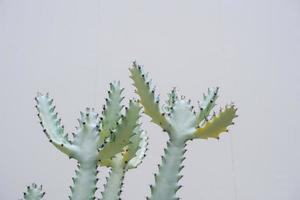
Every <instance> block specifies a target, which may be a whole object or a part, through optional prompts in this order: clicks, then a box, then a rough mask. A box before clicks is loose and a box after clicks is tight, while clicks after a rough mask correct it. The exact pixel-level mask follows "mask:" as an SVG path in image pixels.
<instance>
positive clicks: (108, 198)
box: [101, 153, 125, 200]
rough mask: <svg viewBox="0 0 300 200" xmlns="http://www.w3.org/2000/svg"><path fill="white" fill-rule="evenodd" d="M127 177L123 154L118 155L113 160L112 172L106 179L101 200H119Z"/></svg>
mask: <svg viewBox="0 0 300 200" xmlns="http://www.w3.org/2000/svg"><path fill="white" fill-rule="evenodd" d="M124 176H125V163H124V160H123V156H122V154H121V153H120V154H118V155H117V156H115V157H114V158H113V160H112V166H111V171H110V172H109V176H108V178H107V179H106V181H107V182H106V184H105V185H104V191H103V192H102V193H101V194H102V198H101V200H119V199H120V195H121V192H122V187H123V180H124Z"/></svg>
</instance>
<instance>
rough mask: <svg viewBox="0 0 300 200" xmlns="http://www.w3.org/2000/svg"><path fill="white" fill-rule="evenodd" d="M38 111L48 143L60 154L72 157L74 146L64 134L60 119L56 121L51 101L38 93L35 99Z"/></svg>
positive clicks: (46, 96)
mask: <svg viewBox="0 0 300 200" xmlns="http://www.w3.org/2000/svg"><path fill="white" fill-rule="evenodd" d="M35 100H36V102H37V105H36V109H37V110H38V117H39V119H40V124H41V126H42V128H43V131H44V133H45V134H46V136H47V137H48V139H49V141H50V142H51V143H52V144H53V145H54V146H55V147H56V148H57V149H59V150H60V151H61V152H63V153H65V154H67V155H68V156H72V155H73V154H74V151H75V149H74V146H73V145H72V144H71V143H70V141H69V139H68V135H67V134H66V133H64V126H63V125H62V124H61V119H58V117H57V115H58V114H57V113H56V112H55V106H54V105H53V99H50V97H49V95H48V94H46V95H42V94H40V93H38V95H37V97H36V98H35Z"/></svg>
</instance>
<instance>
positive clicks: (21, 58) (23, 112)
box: [0, 0, 300, 200]
mask: <svg viewBox="0 0 300 200" xmlns="http://www.w3.org/2000/svg"><path fill="white" fill-rule="evenodd" d="M133 60H137V61H138V63H140V64H143V65H144V67H145V70H146V71H148V72H150V75H151V76H152V78H153V81H154V83H155V84H156V85H157V89H158V91H159V93H160V94H161V97H162V98H163V99H165V97H166V95H165V94H166V93H167V92H168V91H169V90H170V89H171V88H172V87H174V86H176V87H177V88H178V90H179V91H180V92H181V94H184V95H185V96H187V97H188V98H191V99H192V100H193V102H194V104H195V105H197V104H196V101H197V100H201V98H202V93H203V92H206V90H207V88H208V87H212V86H220V98H219V100H218V105H217V110H218V107H220V106H224V105H226V103H230V102H232V101H233V102H235V103H236V105H237V107H238V108H239V110H238V115H239V118H238V119H236V120H235V122H236V125H235V126H233V127H231V128H230V132H229V134H223V135H222V136H221V139H220V140H219V141H216V140H198V141H193V142H190V143H189V146H188V152H187V154H186V156H187V159H186V160H185V162H184V165H185V169H184V170H183V174H184V175H185V176H184V178H183V179H182V180H181V182H180V184H182V185H183V188H182V189H181V190H180V191H179V193H178V196H179V197H182V199H186V200H220V199H222V200H254V199H255V200H266V199H272V200H283V199H285V200H298V199H299V198H300V192H299V189H300V173H299V169H300V143H299V139H300V132H299V129H300V128H299V127H300V124H299V113H300V106H299V103H300V84H299V79H300V70H299V64H300V2H299V1H297V0H245V1H243V0H209V1H204V0H186V1H179V0H172V1H171V0H165V1H163V0H152V1H143V0H139V1H138V0H122V1H115V0H110V1H108V0H107V1H104V0H85V1H83V0H64V1H62V0H51V1H46V0H0V91H1V94H0V97H1V98H0V101H1V105H0V126H1V131H0V199H1V200H2V199H3V200H12V199H19V198H21V197H22V192H23V191H24V190H25V186H26V185H28V184H30V183H31V182H36V183H38V184H43V186H44V189H45V191H46V193H47V194H46V198H45V199H52V200H58V199H67V196H68V194H69V193H70V189H69V185H71V183H72V181H71V177H72V176H73V175H74V170H75V167H76V162H75V161H74V160H69V159H68V158H67V157H66V156H65V155H63V154H62V153H60V152H59V151H58V150H56V149H55V148H54V147H53V146H52V145H51V144H50V143H49V142H48V140H47V139H46V137H45V135H44V134H43V132H42V129H41V127H40V126H39V123H38V118H37V116H36V110H35V108H34V97H35V95H36V93H37V91H40V92H43V93H45V92H50V95H51V96H52V97H53V98H54V99H55V103H56V106H57V109H58V112H59V114H60V116H61V117H62V119H63V123H64V124H65V127H66V130H67V131H68V132H69V133H70V132H72V130H74V127H75V125H76V119H77V117H78V116H79V111H81V110H84V109H85V107H87V106H88V107H95V108H96V109H97V110H98V111H99V112H100V110H101V106H102V104H104V97H106V95H107V94H106V91H107V89H108V84H109V82H110V81H113V80H120V81H121V84H122V85H123V87H125V88H126V92H125V94H126V97H128V98H133V97H136V95H135V94H134V92H133V91H134V88H133V87H132V85H131V84H132V81H131V80H130V79H129V72H128V68H129V67H130V65H131V62H132V61H133ZM143 121H144V125H143V127H144V129H146V130H147V131H148V134H149V137H150V150H149V151H148V154H147V157H146V159H145V161H144V163H143V164H142V165H141V166H140V167H139V168H138V169H136V170H132V171H130V172H128V174H127V176H126V179H125V188H124V192H123V193H122V197H123V199H132V200H139V199H145V196H147V195H149V184H150V183H153V182H154V178H153V173H154V172H157V164H158V163H160V155H162V153H163V148H164V146H165V142H166V140H167V136H166V134H165V133H163V132H162V131H161V130H160V128H159V127H157V126H155V125H153V124H151V123H150V122H149V118H148V117H146V116H144V117H143ZM105 175H107V170H106V169H101V170H100V176H101V177H102V179H101V181H100V182H99V187H100V191H101V188H102V184H103V182H104V177H103V176H105ZM97 194H99V191H98V192H97Z"/></svg>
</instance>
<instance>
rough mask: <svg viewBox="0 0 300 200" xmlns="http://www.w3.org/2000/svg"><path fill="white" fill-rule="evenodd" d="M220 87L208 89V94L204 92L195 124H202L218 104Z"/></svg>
mask: <svg viewBox="0 0 300 200" xmlns="http://www.w3.org/2000/svg"><path fill="white" fill-rule="evenodd" d="M218 92H219V87H216V88H213V89H208V92H207V94H206V95H205V94H203V101H202V102H201V103H200V104H199V109H200V111H199V112H198V113H197V117H196V120H195V126H197V125H198V124H200V123H201V122H202V121H203V120H205V118H207V117H208V115H209V113H210V112H211V111H212V109H213V108H214V107H215V105H216V100H217V98H218Z"/></svg>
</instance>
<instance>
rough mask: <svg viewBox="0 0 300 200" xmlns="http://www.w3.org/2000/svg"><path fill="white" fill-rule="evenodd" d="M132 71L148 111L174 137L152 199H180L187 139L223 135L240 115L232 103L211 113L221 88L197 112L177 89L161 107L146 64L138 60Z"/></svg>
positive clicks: (138, 91)
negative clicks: (140, 64)
mask: <svg viewBox="0 0 300 200" xmlns="http://www.w3.org/2000/svg"><path fill="white" fill-rule="evenodd" d="M130 72H131V78H132V80H133V81H134V86H135V88H136V93H137V94H138V95H139V97H140V102H141V104H142V105H143V106H144V112H145V114H147V115H149V116H150V117H151V119H152V121H153V122H154V123H156V124H158V125H159V126H160V127H161V128H162V129H163V130H164V131H166V132H167V133H168V135H169V137H170V139H169V141H168V145H167V148H166V149H165V154H164V156H163V157H162V164H161V165H159V173H158V175H155V185H154V186H151V197H150V198H148V199H149V200H161V199H163V200H175V199H178V198H177V197H176V192H177V191H178V190H179V189H180V188H181V186H179V185H178V181H179V180H180V179H181V178H182V176H181V175H180V171H181V170H182V168H183V165H182V162H183V160H184V153H185V151H186V150H185V145H186V142H187V141H188V140H193V139H195V138H201V139H208V138H219V135H220V134H221V133H223V132H227V131H228V126H230V125H232V124H233V119H234V118H235V117H237V115H236V111H237V109H236V108H235V106H234V105H233V104H231V105H229V106H226V107H225V109H223V110H220V113H219V114H212V115H211V114H210V113H211V111H212V109H213V107H214V106H215V101H216V99H217V96H218V88H214V89H212V90H209V91H208V94H207V95H204V99H203V102H202V103H201V104H200V111H198V112H195V111H194V107H193V106H191V104H190V101H189V100H186V99H185V98H184V97H180V98H179V97H178V95H177V92H176V89H173V90H172V91H171V93H170V94H169V95H168V97H169V99H168V101H167V103H166V105H163V106H161V105H160V102H159V100H158V99H157V97H156V94H155V90H154V89H153V88H154V87H153V86H152V85H151V80H150V79H149V77H148V75H147V74H145V73H144V72H143V69H142V67H141V66H139V65H138V64H136V63H135V62H134V63H133V66H132V68H130Z"/></svg>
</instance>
